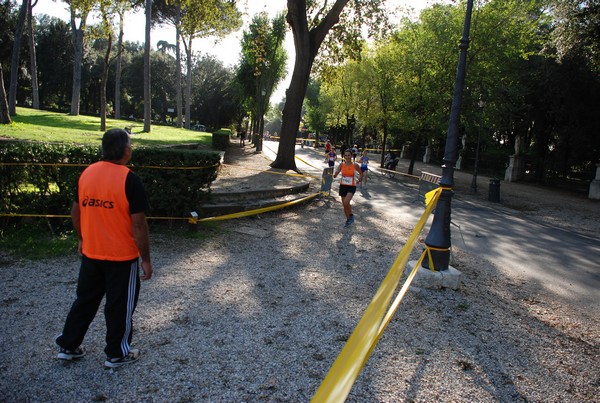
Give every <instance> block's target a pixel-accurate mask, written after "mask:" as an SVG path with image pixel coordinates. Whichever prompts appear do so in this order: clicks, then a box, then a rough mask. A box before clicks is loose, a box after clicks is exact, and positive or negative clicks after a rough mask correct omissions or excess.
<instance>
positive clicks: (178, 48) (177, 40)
mask: <svg viewBox="0 0 600 403" xmlns="http://www.w3.org/2000/svg"><path fill="white" fill-rule="evenodd" d="M176 18H177V21H176V23H175V59H176V61H175V63H176V66H175V76H176V78H177V102H176V104H177V127H182V126H183V113H182V112H183V105H182V102H183V90H182V88H181V86H182V82H181V31H180V30H179V23H180V22H181V4H180V3H179V2H178V3H177V17H176Z"/></svg>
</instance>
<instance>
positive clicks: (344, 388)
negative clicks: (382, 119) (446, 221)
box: [311, 188, 442, 402]
mask: <svg viewBox="0 0 600 403" xmlns="http://www.w3.org/2000/svg"><path fill="white" fill-rule="evenodd" d="M434 191H435V192H436V195H435V197H434V198H433V200H432V202H431V203H430V204H429V205H428V206H426V208H425V212H424V213H423V215H422V216H421V218H420V219H419V222H418V223H417V225H416V226H415V228H414V229H413V231H412V233H411V234H410V236H409V238H408V240H407V242H406V244H405V245H404V247H403V248H402V250H401V251H400V253H399V254H398V257H397V258H396V261H395V262H394V264H393V265H392V267H391V268H390V270H389V272H388V274H387V275H386V277H385V278H384V280H383V281H382V283H381V285H380V286H379V289H378V290H377V292H376V293H375V296H374V297H373V299H372V300H371V303H370V304H369V306H368V307H367V309H366V311H365V313H364V314H363V316H362V318H361V320H360V321H359V323H358V325H357V326H356V328H355V329H354V332H352V335H351V336H350V338H349V339H348V341H347V342H346V345H345V346H344V348H343V349H342V351H341V352H340V354H339V355H338V357H337V358H336V360H335V362H334V363H333V365H332V367H331V368H330V370H329V372H328V373H327V376H326V377H325V379H324V380H323V382H322V383H321V386H320V387H319V389H318V390H317V392H316V393H315V395H314V396H313V398H312V400H311V401H312V402H343V401H344V400H345V399H346V397H347V396H348V393H350V389H351V388H352V385H353V384H354V382H355V381H356V378H357V377H358V375H359V374H360V371H361V370H362V368H363V367H364V365H365V363H366V361H367V359H368V358H369V355H370V354H371V352H372V351H373V348H374V347H375V345H376V344H377V341H378V340H379V338H380V336H381V332H382V331H383V329H384V328H385V326H386V325H387V324H386V323H385V320H386V319H387V318H388V317H391V315H393V312H392V311H391V310H390V311H387V313H386V309H387V307H388V306H390V301H391V300H392V296H393V294H394V292H395V290H396V288H397V285H398V283H399V282H400V278H401V277H402V273H403V268H404V267H405V266H406V263H407V262H408V259H409V257H410V251H411V250H412V249H413V247H414V245H415V243H416V242H417V237H418V236H419V234H420V233H421V231H422V230H423V227H424V226H425V223H426V222H427V219H428V218H429V215H430V214H431V211H432V210H433V207H434V206H435V203H436V202H437V200H438V199H439V195H440V194H441V191H442V190H441V188H437V189H435V190H434ZM418 267H419V266H415V268H418ZM413 272H415V273H416V270H415V269H413ZM412 278H414V274H413V273H411V276H409V279H410V280H411V281H412ZM407 280H408V279H407ZM408 286H410V283H408V284H406V283H405V287H406V288H408ZM403 289H404V287H403ZM392 307H393V306H392ZM388 321H389V319H388Z"/></svg>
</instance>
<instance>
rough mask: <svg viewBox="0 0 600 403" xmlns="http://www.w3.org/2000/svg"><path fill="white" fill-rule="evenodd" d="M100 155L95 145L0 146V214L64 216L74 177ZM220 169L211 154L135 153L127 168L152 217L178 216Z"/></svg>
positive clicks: (143, 150)
mask: <svg viewBox="0 0 600 403" xmlns="http://www.w3.org/2000/svg"><path fill="white" fill-rule="evenodd" d="M100 156H101V152H100V149H99V147H97V146H89V145H85V146H84V145H72V144H53V143H37V142H16V141H5V142H1V143H0V163H1V164H0V176H1V179H0V195H1V196H2V205H1V206H0V212H2V213H13V214H45V215H48V214H50V215H63V214H68V212H69V211H70V208H71V203H72V200H73V194H74V191H75V186H76V184H77V179H78V178H79V175H80V174H81V172H83V170H84V169H85V167H86V166H87V165H89V164H91V163H93V162H96V161H98V160H99V159H100ZM219 164H220V155H219V153H218V152H214V151H199V150H179V149H170V148H160V149H158V148H136V149H135V150H134V154H133V159H132V161H131V165H130V168H131V169H132V170H133V171H134V172H136V173H137V174H138V175H140V177H141V178H142V181H143V182H144V185H145V187H146V191H147V193H148V198H149V199H150V205H151V208H152V210H151V215H155V216H156V215H162V216H168V217H181V216H186V215H187V214H188V212H189V211H192V210H195V209H197V208H198V204H199V203H201V202H202V201H203V200H204V199H205V198H206V197H207V195H208V193H209V192H210V184H211V182H212V181H214V180H215V179H216V177H217V172H218V168H219Z"/></svg>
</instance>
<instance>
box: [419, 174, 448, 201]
mask: <svg viewBox="0 0 600 403" xmlns="http://www.w3.org/2000/svg"><path fill="white" fill-rule="evenodd" d="M441 179H442V177H441V176H440V175H435V174H432V173H429V172H421V176H420V177H419V193H418V195H417V201H419V200H422V201H423V202H425V194H426V193H427V192H430V191H432V190H433V189H436V188H437V187H439V186H440V180H441Z"/></svg>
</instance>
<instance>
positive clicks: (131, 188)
mask: <svg viewBox="0 0 600 403" xmlns="http://www.w3.org/2000/svg"><path fill="white" fill-rule="evenodd" d="M125 195H126V196H127V200H128V201H129V213H130V214H135V213H141V212H144V213H147V212H148V210H150V202H149V201H148V197H147V196H146V190H145V189H144V185H143V183H142V179H141V178H140V177H139V176H138V175H136V174H135V173H134V172H129V173H128V174H127V179H125Z"/></svg>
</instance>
